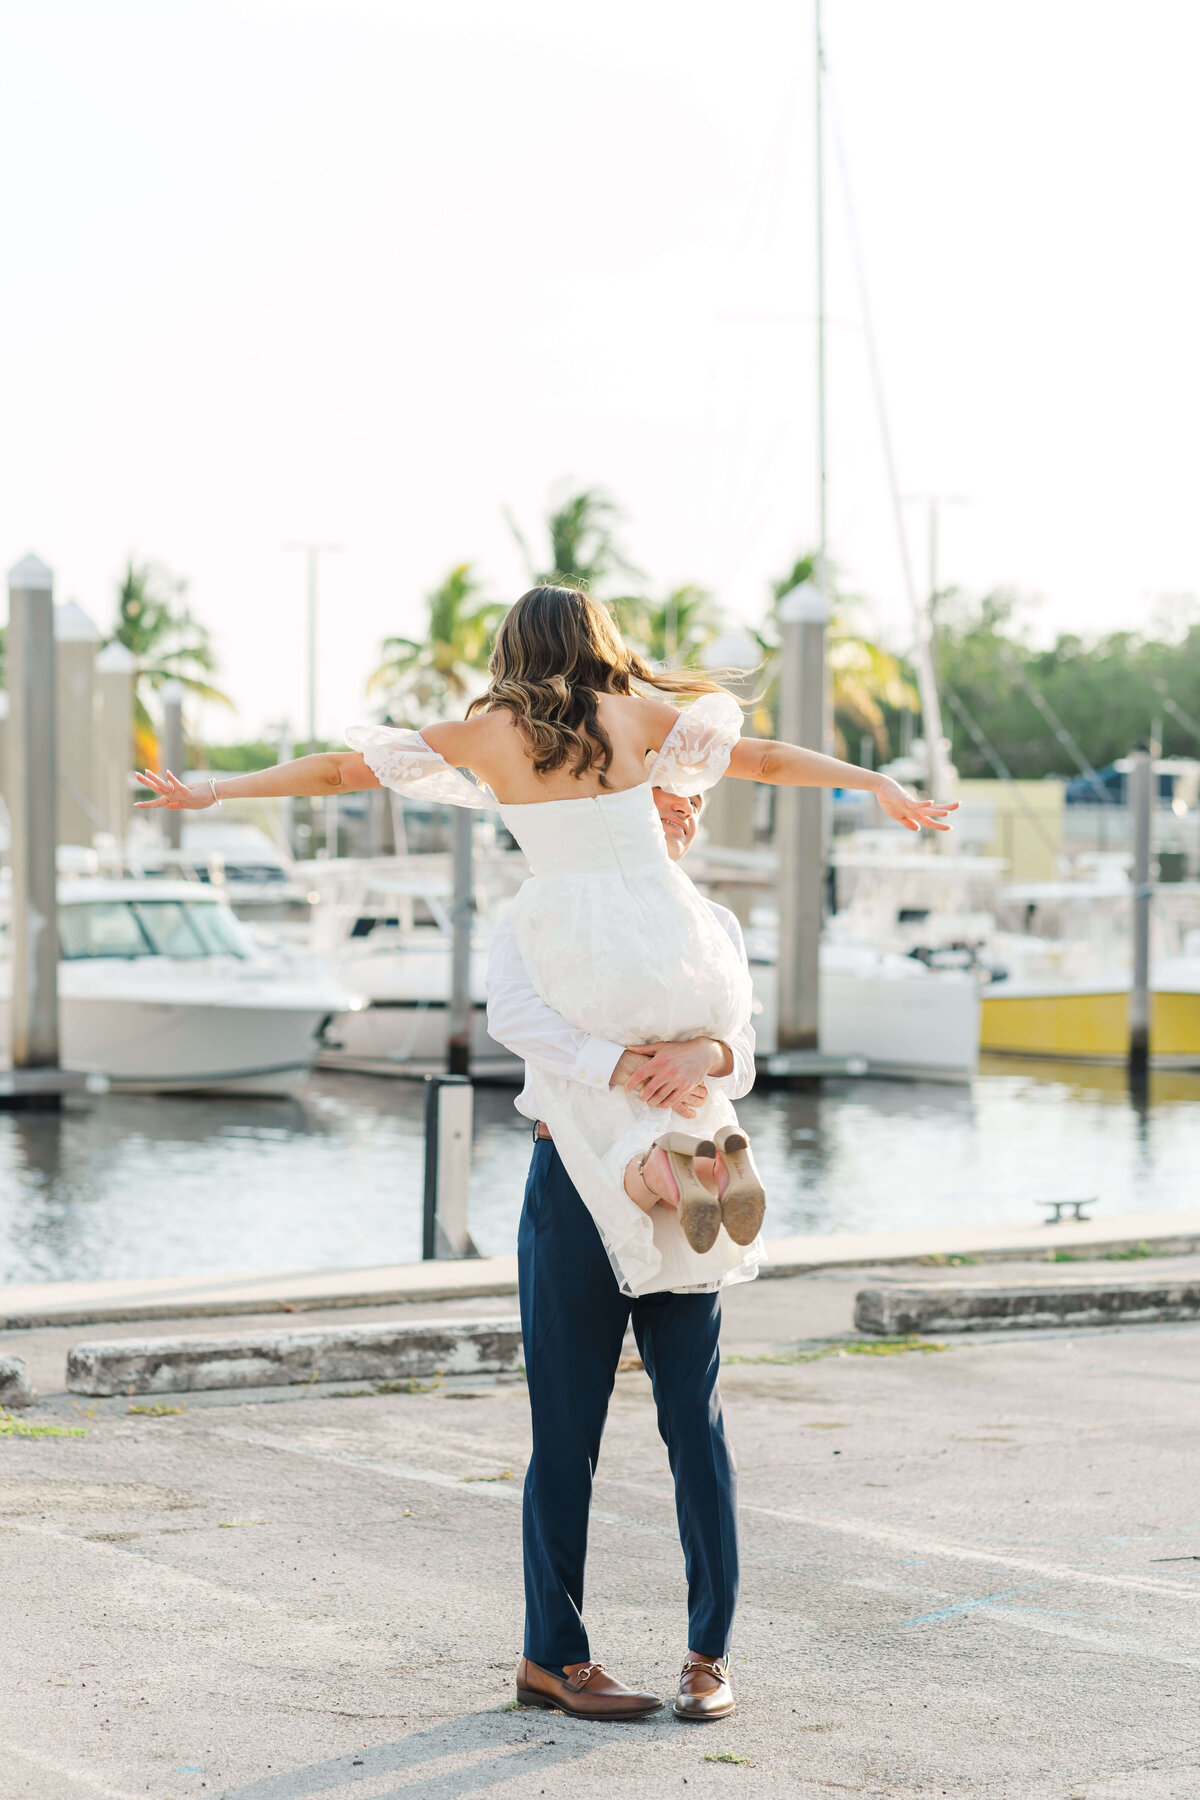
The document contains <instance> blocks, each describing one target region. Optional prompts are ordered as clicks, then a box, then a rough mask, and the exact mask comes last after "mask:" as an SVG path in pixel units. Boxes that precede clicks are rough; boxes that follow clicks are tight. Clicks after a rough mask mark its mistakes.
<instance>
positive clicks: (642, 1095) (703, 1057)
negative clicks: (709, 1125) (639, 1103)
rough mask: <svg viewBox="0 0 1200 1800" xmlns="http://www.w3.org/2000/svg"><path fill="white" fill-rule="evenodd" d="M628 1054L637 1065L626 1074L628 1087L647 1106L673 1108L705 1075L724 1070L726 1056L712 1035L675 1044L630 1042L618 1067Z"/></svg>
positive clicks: (674, 1108) (724, 1049) (723, 1047)
mask: <svg viewBox="0 0 1200 1800" xmlns="http://www.w3.org/2000/svg"><path fill="white" fill-rule="evenodd" d="M631 1054H632V1055H633V1056H634V1057H635V1058H636V1059H637V1067H636V1068H635V1069H634V1070H633V1072H632V1073H631V1074H629V1075H627V1076H626V1077H625V1086H626V1088H627V1089H628V1091H629V1092H630V1093H631V1094H636V1095H637V1096H638V1098H639V1099H641V1100H645V1101H646V1103H647V1104H648V1105H649V1106H666V1107H670V1108H671V1109H672V1111H674V1110H676V1109H677V1107H678V1106H679V1103H680V1102H681V1101H683V1100H684V1099H685V1097H687V1096H689V1095H691V1093H692V1091H693V1090H694V1089H695V1088H696V1087H697V1086H698V1085H699V1084H700V1083H702V1082H703V1081H704V1080H705V1078H706V1077H707V1076H709V1075H714V1074H717V1073H718V1072H720V1071H723V1070H724V1066H725V1063H726V1061H727V1059H728V1058H729V1052H728V1051H727V1050H726V1048H725V1045H724V1044H720V1043H718V1042H717V1040H716V1039H715V1038H684V1039H682V1040H681V1041H680V1042H679V1043H677V1044H631V1045H630V1047H629V1049H628V1050H626V1051H625V1053H624V1055H623V1056H622V1057H621V1059H620V1061H619V1062H618V1064H617V1068H618V1069H619V1068H620V1066H621V1063H623V1062H624V1060H625V1056H629V1055H631ZM615 1077H616V1071H614V1079H615ZM690 1116H693V1117H694V1113H693V1114H692V1115H690Z"/></svg>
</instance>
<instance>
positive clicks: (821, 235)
mask: <svg viewBox="0 0 1200 1800" xmlns="http://www.w3.org/2000/svg"><path fill="white" fill-rule="evenodd" d="M813 39H814V42H813V76H814V81H815V86H816V92H815V95H814V109H813V111H814V122H815V127H816V145H815V162H814V174H815V180H816V232H817V246H816V250H817V270H816V274H817V567H816V577H817V582H816V585H817V588H818V590H819V591H820V593H821V594H822V595H823V596H824V595H826V591H827V590H826V581H825V560H826V555H827V552H828V541H829V519H828V507H827V499H828V495H827V486H828V474H827V446H826V420H825V398H826V397H825V47H824V44H823V42H822V38H821V0H813Z"/></svg>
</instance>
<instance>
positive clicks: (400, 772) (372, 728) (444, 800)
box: [346, 725, 492, 806]
mask: <svg viewBox="0 0 1200 1800" xmlns="http://www.w3.org/2000/svg"><path fill="white" fill-rule="evenodd" d="M346 742H347V743H348V744H349V746H350V748H351V749H352V750H357V751H359V752H360V753H361V755H362V757H363V759H364V761H365V762H366V764H367V767H368V768H369V769H370V770H371V772H372V774H374V775H376V776H378V778H379V780H380V782H381V783H382V785H383V786H384V787H387V788H394V789H395V790H396V792H397V793H398V794H409V795H411V796H412V798H413V799H414V800H425V801H427V802H428V803H429V804H430V805H431V806H490V805H491V804H492V796H491V793H490V791H489V790H488V789H487V788H485V787H481V786H480V784H479V783H478V782H476V781H473V780H472V779H471V777H470V776H469V775H464V774H463V772H462V770H461V769H453V768H451V766H450V764H449V763H448V762H447V761H446V759H445V757H444V756H439V755H438V753H437V751H436V750H431V749H430V747H429V745H428V744H427V743H426V742H425V739H424V738H423V737H422V736H421V734H420V732H419V731H404V730H401V729H399V728H398V727H397V726H394V725H351V726H350V727H349V729H348V730H347V732H346Z"/></svg>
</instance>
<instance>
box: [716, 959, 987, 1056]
mask: <svg viewBox="0 0 1200 1800" xmlns="http://www.w3.org/2000/svg"><path fill="white" fill-rule="evenodd" d="M776 936H777V934H776V931H775V929H774V927H773V926H762V925H759V926H751V927H750V928H749V929H748V931H747V933H746V949H747V953H748V954H749V957H750V974H751V977H752V979H753V982H754V1015H755V1016H754V1030H755V1036H756V1038H757V1042H758V1056H759V1059H760V1061H765V1064H766V1067H767V1069H768V1071H770V1067H771V1057H772V1056H773V1054H774V1053H775V1049H776V1043H777V1038H776V1016H777V1010H776V995H777V979H776V968H775V962H776ZM817 1004H818V1019H819V1031H820V1044H821V1055H822V1056H824V1057H830V1058H844V1059H845V1060H846V1061H847V1063H848V1064H850V1065H854V1064H858V1065H860V1071H861V1072H862V1073H870V1074H872V1075H896V1076H904V1077H907V1078H908V1079H909V1080H925V1081H953V1082H959V1081H969V1080H970V1079H971V1077H972V1075H974V1073H975V1071H976V1069H977V1068H978V1066H979V982H978V980H977V979H976V978H975V977H974V975H972V974H970V973H968V972H965V971H962V970H957V969H949V970H942V969H930V968H928V967H927V966H926V965H925V964H924V963H920V962H916V961H914V960H913V959H912V958H911V957H907V956H896V955H893V954H889V953H888V952H885V951H878V950H874V949H872V948H871V946H870V945H869V944H850V943H824V944H822V946H821V972H820V988H819V992H818V1002H817Z"/></svg>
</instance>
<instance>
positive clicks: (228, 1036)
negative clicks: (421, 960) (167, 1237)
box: [0, 879, 362, 1094]
mask: <svg viewBox="0 0 1200 1800" xmlns="http://www.w3.org/2000/svg"><path fill="white" fill-rule="evenodd" d="M58 927H59V942H60V951H61V960H60V962H59V975H58V983H59V1014H60V1024H61V1032H62V1062H63V1067H64V1068H67V1069H77V1070H80V1071H82V1072H85V1073H87V1074H98V1075H104V1076H106V1077H107V1078H108V1081H109V1084H110V1086H111V1087H113V1088H115V1089H118V1090H122V1091H124V1092H127V1093H130V1092H132V1093H164V1092H171V1091H175V1092H195V1091H201V1090H203V1091H205V1092H210V1093H211V1092H216V1093H230V1092H236V1093H256V1094H287V1093H290V1092H291V1091H292V1089H293V1088H294V1087H295V1086H296V1084H297V1082H299V1081H300V1080H301V1078H302V1077H303V1076H304V1075H305V1074H306V1073H307V1072H308V1070H309V1069H310V1068H311V1067H312V1065H313V1063H314V1062H315V1060H316V1058H317V1056H318V1054H319V1053H320V1051H321V1048H322V1046H323V1044H324V1042H325V1033H326V1030H327V1028H328V1027H329V1025H330V1024H331V1022H332V1021H333V1019H334V1018H335V1017H339V1018H352V1017H353V1016H354V1014H355V1012H356V1011H357V1010H358V1009H359V1008H360V1007H361V1005H362V1001H361V1000H359V998H358V997H357V996H356V995H355V994H353V993H352V992H350V991H349V990H348V989H347V988H346V987H345V986H344V985H343V984H342V983H341V982H340V981H338V980H337V979H335V978H334V977H333V976H331V975H330V974H329V972H328V971H327V970H323V969H322V968H321V967H320V965H318V964H315V963H313V962H309V963H307V964H306V965H305V966H304V967H303V968H291V967H288V966H286V965H283V964H280V963H279V962H277V961H275V960H273V959H271V958H270V957H268V956H265V955H263V954H262V953H261V951H260V950H259V949H258V947H257V946H256V945H255V943H254V940H253V939H252V938H251V937H250V935H249V934H248V933H247V931H246V930H245V928H244V927H243V926H242V925H241V923H240V922H239V920H238V919H237V918H236V917H235V916H234V914H233V912H232V910H231V908H230V907H229V905H228V903H227V902H226V900H225V899H224V898H223V896H222V894H221V893H220V892H219V891H218V890H217V889H215V888H212V887H205V886H202V885H200V884H199V883H195V882H170V881H164V880H153V879H152V880H145V881H136V880H124V881H121V880H108V879H84V880H78V881H60V883H59V893H58ZM5 931H6V934H7V926H6V927H5ZM10 995H11V963H9V962H8V961H7V960H5V962H4V964H3V966H2V970H0V1044H5V1045H6V1044H7V1043H8V1042H9V1022H8V1013H9V999H10Z"/></svg>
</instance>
